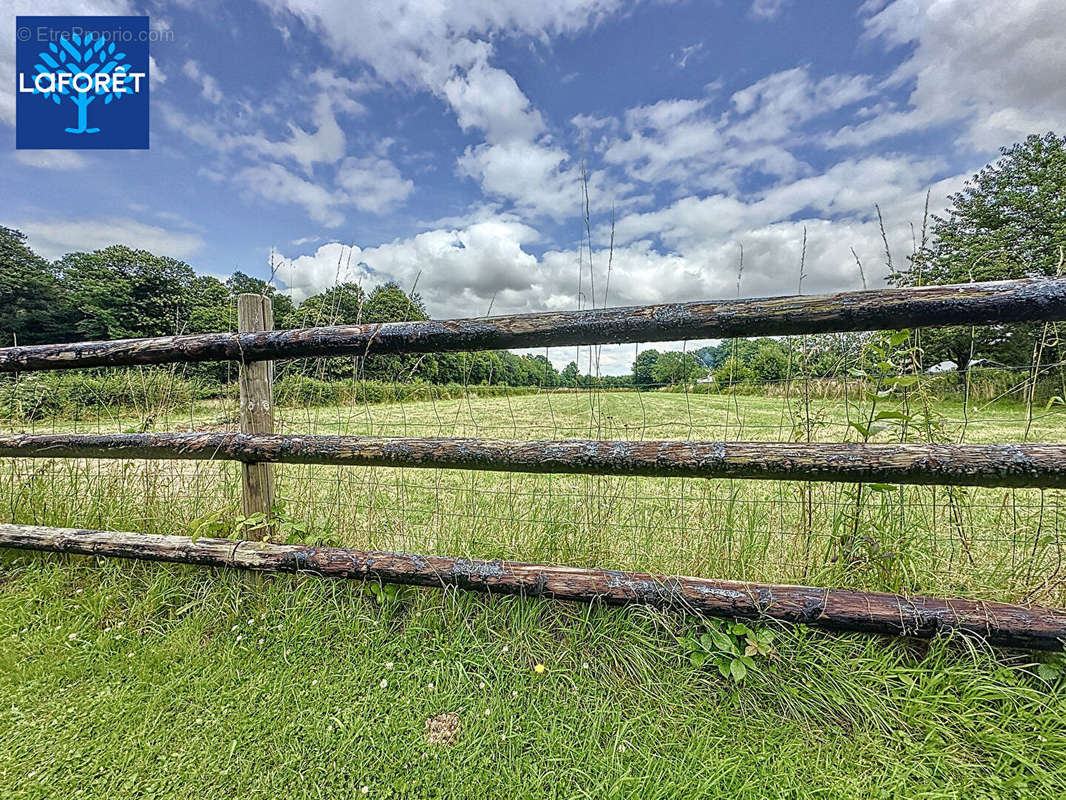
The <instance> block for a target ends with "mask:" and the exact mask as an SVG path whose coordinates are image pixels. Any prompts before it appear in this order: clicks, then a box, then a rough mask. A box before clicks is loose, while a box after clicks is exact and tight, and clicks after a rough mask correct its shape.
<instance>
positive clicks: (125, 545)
mask: <svg viewBox="0 0 1066 800" xmlns="http://www.w3.org/2000/svg"><path fill="white" fill-rule="evenodd" d="M238 312H239V320H238V328H239V330H238V332H237V333H219V334H204V335H191V336H171V337H157V338H148V339H128V340H120V341H110V342H79V343H74V344H56V345H36V346H30V347H12V348H6V349H0V372H18V371H29V370H54V369H71V368H80V367H99V366H120V365H142V364H161V363H174V362H195V361H211V360H234V361H237V362H239V363H240V365H241V375H240V383H241V387H240V388H241V433H240V434H214V433H205V434H199V433H195V434H178V433H169V434H92V435H86V434H66V435H61V434H50V435H28V434H12V435H3V436H0V457H14V458H119V459H130V458H138V459H144V458H148V459H231V460H237V461H240V462H242V465H243V466H242V471H243V481H242V508H243V510H244V513H245V514H246V516H250V515H253V514H257V513H260V514H262V515H263V517H264V518H265V519H267V522H266V523H264V524H263V525H262V527H259V528H257V529H256V530H255V531H253V536H254V538H258V539H262V538H267V537H268V536H269V532H270V527H269V519H268V517H269V512H270V509H271V507H272V503H273V495H272V492H273V481H272V475H271V471H270V470H271V466H270V465H271V464H273V463H301V464H309V463H310V464H340V465H363V466H366V465H384V466H398V467H434V468H439V467H449V468H463V469H486V470H503V471H519V472H566V473H586V474H601V475H603V474H606V475H649V476H681V477H698V478H754V479H772V480H803V481H853V482H866V481H872V482H878V483H915V484H947V485H973V486H1008V487H1036V488H1066V445H1052V444H1025V445H1018V444H992V445H918V444H891V445H889V444H846V443H843V444H825V443H821V444H816V443H808V444H793V443H765V442H691V441H682V442H678V441H663V442H633V441H595V440H566V441H539V442H522V441H506V440H487V439H458V438H380V437H370V436H294V435H285V436H282V435H274V434H273V406H272V402H273V401H272V387H271V381H272V374H273V368H272V363H271V362H272V361H273V360H275V359H283V358H298V357H309V356H335V355H357V356H365V355H369V354H376V353H426V352H442V351H467V350H493V349H501V348H510V347H546V346H559V345H575V344H606V343H618V342H645V341H669V340H678V339H688V338H718V337H731V336H764V335H786V334H803V333H826V332H839V331H866V330H878V329H898V328H905V327H929V326H940V325H956V324H965V325H975V324H997V323H1010V322H1020V321H1056V320H1066V279H1029V280H1018V281H1002V282H992V283H973V284H965V285H958V286H939V287H928V288H915V289H885V290H874V291H864V292H846V293H839V294H834V295H825V296H802V297H778V298H765V299H753V300H733V301H722V302H703V303H685V304H674V305H659V306H645V307H635V308H623V309H601V310H594V311H579V312H553V313H547V314H527V315H517V316H504V317H491V318H483V319H465V320H450V321H427V322H404V323H389V324H377V325H345V326H334V327H325V328H305V329H299V330H290V331H273V330H271V328H272V318H271V311H270V304H269V300H268V299H267V298H263V297H260V296H258V295H242V296H241V297H240V298H239V303H238ZM0 546H7V547H19V548H26V549H35V550H47V551H54V552H71V553H85V554H95V555H106V556H115V557H121V558H141V559H149V560H161V561H181V562H187V563H194V564H203V565H214V566H228V567H234V568H240V569H251V570H258V571H265V572H308V573H312V574H316V575H322V576H331V577H344V578H355V579H377V580H384V581H393V582H398V583H409V584H417V585H436V586H448V585H454V586H460V587H462V588H467V589H474V590H480V591H486V592H499V593H510V594H522V595H535V596H544V597H554V598H558V599H567V600H580V601H600V602H605V603H614V604H617V603H630V602H640V603H649V604H653V605H656V606H659V607H668V608H679V609H689V610H692V611H696V612H701V613H708V614H718V615H727V616H740V617H749V618H754V617H767V618H773V619H779V620H784V621H789V622H800V623H806V624H811V625H816V626H819V627H823V628H831V629H842V630H860V631H870V632H879V633H893V634H900V635H909V636H924V637H928V636H933V635H935V634H937V633H938V632H940V631H945V630H960V631H966V632H969V633H972V634H977V635H980V636H983V637H985V638H987V640H988V641H989V642H991V643H994V644H1000V645H1006V646H1024V647H1032V648H1040V649H1062V647H1063V644H1064V642H1066V612H1062V611H1058V610H1055V609H1049V608H1040V607H1023V606H1017V605H1009V604H1003V603H989V602H980V601H968V600H962V599H936V598H928V597H904V596H901V595H890V594H883V593H874V592H856V591H850V590H845V589H832V588H813V587H797V586H781V585H774V584H754V583H743V582H734V581H715V580H709V579H703V578H675V577H667V576H657V575H648V574H641V573H628V572H615V571H607V570H592V569H578V568H572V567H565V566H556V565H547V564H521V563H514V562H491V561H476V560H470V559H462V558H447V557H441V556H420V555H409V554H397V553H374V552H365V551H359V550H352V549H344V548H321V547H306V546H302V545H278V544H268V543H265V542H256V543H254V544H240V543H235V542H233V541H232V540H221V539H220V540H212V539H197V540H195V541H194V540H193V539H191V538H188V537H181V536H153V535H144V534H136V533H127V532H117V531H95V530H80V529H61V528H42V527H37V526H22V525H0Z"/></svg>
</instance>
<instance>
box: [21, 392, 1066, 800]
mask: <svg viewBox="0 0 1066 800" xmlns="http://www.w3.org/2000/svg"><path fill="white" fill-rule="evenodd" d="M870 402H872V401H869V400H864V401H862V403H847V402H845V401H844V400H843V398H842V397H840V396H833V395H832V394H829V395H827V396H825V397H820V398H814V399H812V400H811V403H810V407H809V408H808V406H807V404H806V403H804V402H803V398H802V397H799V396H797V395H796V394H791V395H790V396H789V397H784V396H779V394H775V395H773V396H771V395H770V394H769V393H763V394H761V395H757V396H737V397H732V396H729V395H699V396H696V395H690V396H686V395H684V394H664V393H647V394H639V395H638V394H634V393H617V394H614V393H602V394H596V395H587V394H574V393H572V394H539V395H530V396H522V397H512V398H507V397H502V398H478V397H476V396H471V397H468V398H465V399H462V400H448V401H437V402H417V403H406V404H402V405H375V406H357V407H331V408H312V409H294V408H288V409H282V410H281V420H280V430H281V431H283V432H316V433H339V432H346V433H375V434H382V435H480V436H493V437H515V438H541V437H543V438H556V437H570V436H592V437H603V438H611V437H617V438H642V439H657V438H695V439H727V438H732V439H736V438H743V439H756V440H773V439H802V440H806V438H807V437H808V435H809V436H810V438H811V439H813V440H823V441H840V440H841V439H843V438H849V439H851V440H856V439H859V438H861V437H862V434H860V433H859V431H858V429H857V428H856V427H853V426H849V420H857V421H859V422H860V424H862V423H863V421H864V420H867V419H869V418H870V411H871V408H870ZM879 402H880V403H881V405H880V408H881V409H884V410H899V409H903V410H904V411H906V412H907V414H908V415H909V416H910V419H909V420H908V421H907V424H906V426H903V425H901V422H900V421H899V420H893V419H889V420H888V421H886V427H885V429H884V430H882V431H880V432H878V433H876V434H875V438H876V439H878V440H885V441H891V440H899V439H900V438H905V439H909V440H914V441H925V440H928V438H930V437H932V438H934V439H936V440H938V441H959V440H960V439H962V440H963V441H969V442H981V441H1022V440H1024V439H1026V438H1028V439H1029V440H1031V441H1064V434H1063V433H1062V430H1063V429H1062V424H1061V420H1062V416H1061V414H1060V413H1044V412H1040V411H1039V410H1038V411H1037V413H1036V415H1035V418H1034V419H1033V420H1032V423H1031V425H1028V430H1027V419H1026V411H1025V409H1024V408H1022V407H1021V406H1018V405H1014V404H1007V403H989V404H984V405H982V404H976V405H971V406H970V407H969V408H967V409H965V411H964V409H963V408H962V406H961V404H959V403H957V402H937V403H935V405H934V406H933V407H932V408H931V409H930V413H929V414H921V413H917V411H918V409H919V405H918V403H917V401H914V400H912V401H910V402H911V403H912V405H910V406H903V405H901V401H900V400H897V399H894V398H886V399H884V400H883V401H879ZM874 410H876V409H874ZM150 411H151V410H144V411H142V412H141V413H136V414H134V413H123V414H114V415H104V414H96V415H94V416H93V417H92V419H89V420H80V421H77V422H75V421H72V420H69V419H60V420H49V421H47V422H37V423H34V425H18V426H14V427H17V428H18V429H24V430H30V429H31V428H32V429H36V430H41V431H43V430H75V429H77V430H85V431H88V430H112V431H121V430H137V429H140V428H142V427H145V423H146V417H149V416H151V417H152V418H153V419H152V420H151V422H150V424H151V425H152V426H153V428H154V429H157V430H167V429H219V430H222V429H231V428H232V427H233V422H232V420H233V414H232V408H231V407H228V406H222V405H219V404H217V403H200V404H197V405H194V406H192V407H190V408H188V409H185V410H182V411H173V410H171V411H169V412H168V413H167V414H165V415H163V414H158V413H150ZM2 470H3V471H2V473H0V503H2V507H3V508H4V517H5V518H6V519H8V520H11V521H16V522H30V521H34V522H39V523H41V524H50V525H84V526H95V527H112V528H121V529H126V530H142V531H155V532H175V533H186V532H188V531H189V530H190V529H191V530H196V531H199V532H201V533H202V534H203V535H208V534H214V533H217V532H223V533H226V532H231V531H232V522H233V520H234V519H236V518H237V516H238V514H237V507H238V503H237V493H236V487H237V480H238V477H239V476H238V472H237V469H236V467H235V465H232V464H222V463H219V464H197V463H193V462H185V463H178V462H171V463H150V464H145V463H143V462H59V461H55V462H52V461H21V462H11V461H9V462H5V463H4V464H3V465H2ZM278 482H279V493H280V496H281V498H282V503H281V514H282V516H281V518H282V520H283V523H284V533H285V535H287V536H290V537H291V538H293V539H296V540H313V541H329V542H337V543H344V544H349V545H353V546H360V547H371V548H388V549H404V550H413V551H420V552H438V553H446V554H451V555H470V556H483V557H507V558H521V559H523V560H553V561H563V562H567V563H577V564H587V565H597V566H609V567H623V568H647V569H653V570H658V571H664V572H668V573H684V574H696V575H708V576H715V577H739V578H749V579H770V580H781V581H805V582H808V583H814V584H819V585H837V586H855V587H864V588H877V589H896V590H903V591H927V592H931V593H953V594H964V595H967V596H977V597H989V598H996V599H1005V600H1028V599H1034V600H1038V601H1040V602H1046V603H1055V604H1060V605H1061V604H1062V603H1063V597H1064V593H1063V588H1062V584H1061V580H1060V572H1059V570H1060V565H1061V541H1060V535H1061V529H1062V527H1063V526H1062V523H1063V513H1062V505H1063V503H1062V498H1061V496H1060V494H1059V493H1056V492H1043V493H1041V492H1037V491H1028V490H1025V491H1008V490H952V491H947V490H945V489H932V488H907V489H900V488H898V487H864V488H863V490H862V491H860V490H859V488H858V487H856V486H834V485H813V486H810V485H807V484H802V483H795V484H792V483H768V482H755V481H693V480H679V479H673V480H660V479H645V478H641V479H634V478H624V479H623V478H587V477H583V476H561V475H557V476H520V475H507V474H498V473H468V472H448V471H440V470H406V471H401V470H391V469H380V468H378V469H337V468H322V467H299V466H284V467H281V468H280V469H279V472H278ZM2 558H3V561H2V568H0V642H2V647H0V693H2V696H3V697H4V698H5V702H4V703H3V704H2V705H0V740H2V741H3V742H4V743H5V745H4V746H3V747H2V748H0V787H2V789H3V791H2V792H0V794H2V795H3V796H5V797H8V796H10V797H19V798H21V797H101V796H111V797H169V796H177V795H189V796H207V795H210V796H235V797H264V798H267V797H279V796H282V797H329V798H332V797H349V796H352V795H359V796H363V795H362V792H364V791H365V793H366V795H367V796H374V797H420V796H430V797H449V798H450V797H468V796H479V797H481V796H487V797H589V798H600V797H678V796H686V797H687V796H694V797H718V796H721V797H726V796H730V797H736V796H741V797H871V798H872V797H885V798H888V797H900V796H905V797H925V798H940V797H944V798H972V797H989V798H991V797H1019V798H1021V797H1049V798H1050V797H1059V796H1062V795H1063V794H1064V793H1066V721H1064V720H1066V713H1064V712H1066V689H1064V687H1063V686H1062V684H1061V682H1060V681H1055V680H1052V681H1050V682H1049V681H1047V680H1044V679H1042V678H1040V677H1039V676H1038V675H1037V667H1038V664H1037V663H1036V659H1035V658H1034V657H1033V656H1031V655H1028V654H1022V653H1006V652H991V651H989V650H988V649H987V648H986V647H984V646H983V645H981V644H980V643H978V642H974V641H967V640H963V639H959V638H956V639H955V640H952V641H937V642H934V643H931V644H930V643H916V642H906V641H895V640H885V639H878V638H871V637H865V636H843V635H828V634H821V633H816V632H812V631H809V630H803V629H788V628H776V627H775V628H774V629H773V632H774V634H775V638H774V641H773V647H774V653H773V655H772V656H770V657H758V658H756V659H755V668H754V669H752V670H750V671H749V672H748V674H747V676H746V677H745V678H744V680H743V681H742V682H740V683H739V684H738V683H734V682H733V681H732V680H729V679H724V678H723V677H722V676H721V675H720V674H719V672H718V670H717V669H714V668H713V667H708V666H707V665H705V666H702V667H697V666H694V665H693V663H692V662H691V660H690V654H689V652H688V650H687V649H686V647H685V645H684V644H683V642H682V641H681V640H682V639H684V638H685V637H687V636H689V635H693V634H695V635H698V634H699V633H701V632H704V631H705V627H704V625H703V623H702V622H701V621H699V620H693V619H684V618H680V617H676V616H668V615H662V614H657V613H652V612H650V611H648V610H644V609H621V610H619V609H615V610H606V609H600V608H593V609H590V608H586V607H580V606H571V605H566V604H553V603H548V602H541V601H523V600H517V599H514V598H491V599H488V598H483V597H476V596H468V595H461V594H455V593H450V592H449V593H441V592H437V591H430V590H424V591H423V590H417V591H416V590H406V591H404V592H403V593H400V594H399V595H398V596H396V597H385V596H381V593H380V592H379V593H377V595H375V594H372V593H371V592H369V591H368V590H367V587H362V586H359V585H355V584H348V583H344V584H341V583H329V582H324V581H316V580H313V579H307V578H290V577H284V578H276V579H267V580H262V581H253V580H250V579H248V578H247V577H242V576H237V575H231V574H221V573H211V572H208V571H205V570H197V569H194V568H183V567H175V566H162V565H147V564H129V563H125V564H123V563H99V564H98V563H96V562H95V561H94V560H92V559H84V558H61V557H55V556H43V555H40V556H39V555H32V554H24V553H11V552H9V553H5V554H3V556H2ZM538 665H539V668H538ZM448 712H454V713H456V714H457V715H458V719H459V721H460V723H459V724H460V729H459V733H458V736H457V738H456V739H455V741H454V743H453V744H450V745H448V744H431V743H429V742H427V740H426V723H427V720H429V719H431V718H433V717H435V716H436V715H439V714H443V713H448Z"/></svg>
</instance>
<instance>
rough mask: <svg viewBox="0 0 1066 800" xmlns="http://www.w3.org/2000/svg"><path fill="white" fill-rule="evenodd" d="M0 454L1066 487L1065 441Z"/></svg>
mask: <svg viewBox="0 0 1066 800" xmlns="http://www.w3.org/2000/svg"><path fill="white" fill-rule="evenodd" d="M0 457H15V458H127V459H129V458H147V459H168V458H178V459H229V460H236V461H244V462H277V463H288V464H336V465H348V466H383V467H431V468H461V469H481V470H499V471H505V472H562V473H585V474H592V475H648V476H660V477H689V478H765V479H770V480H802V481H846V482H872V483H912V484H946V485H956V486H1007V487H1034V488H1047V489H1063V488H1066V445H1057V444H966V445H948V444H852V443H821V442H815V443H813V444H808V443H789V442H672V441H658V442H632V441H597V440H586V439H568V440H561V441H541V442H536V441H533V442H524V441H510V440H506V439H465V438H428V439H419V438H387V437H386V438H382V437H377V436H302V435H271V436H268V435H260V436H254V435H245V434H237V433H158V434H153V433H144V434H138V433H129V434H121V433H120V434H3V435H0Z"/></svg>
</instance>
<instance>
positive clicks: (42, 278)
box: [0, 226, 77, 347]
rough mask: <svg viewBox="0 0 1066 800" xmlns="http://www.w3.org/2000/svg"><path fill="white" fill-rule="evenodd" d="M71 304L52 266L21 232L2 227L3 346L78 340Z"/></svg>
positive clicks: (0, 302) (0, 330) (0, 301)
mask: <svg viewBox="0 0 1066 800" xmlns="http://www.w3.org/2000/svg"><path fill="white" fill-rule="evenodd" d="M70 312H71V308H70V304H69V302H68V301H67V297H66V294H65V292H64V291H63V287H62V285H61V283H60V281H59V278H58V276H57V275H56V273H55V270H54V269H53V268H52V265H51V264H49V263H48V262H47V261H46V260H45V259H43V258H41V257H40V256H39V255H37V254H36V253H34V252H33V251H32V250H31V249H30V248H29V246H27V244H26V236H25V235H24V234H23V233H21V232H20V231H16V230H12V229H11V228H5V227H2V226H0V346H3V347H9V346H10V345H12V344H14V343H15V341H16V340H17V341H18V343H19V344H47V343H49V342H62V341H70V340H71V339H76V338H77V336H75V335H73V331H71V330H70V329H69V326H68V323H69V315H70Z"/></svg>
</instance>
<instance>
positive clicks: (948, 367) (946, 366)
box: [926, 361, 959, 375]
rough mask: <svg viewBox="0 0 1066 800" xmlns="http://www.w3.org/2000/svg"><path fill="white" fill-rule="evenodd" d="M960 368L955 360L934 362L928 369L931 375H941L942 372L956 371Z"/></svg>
mask: <svg viewBox="0 0 1066 800" xmlns="http://www.w3.org/2000/svg"><path fill="white" fill-rule="evenodd" d="M958 368H959V365H958V364H956V363H955V362H954V361H941V362H940V363H939V364H933V366H931V367H929V369H927V370H926V372H928V373H929V374H930V375H939V374H940V373H942V372H954V371H955V370H957V369H958Z"/></svg>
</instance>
